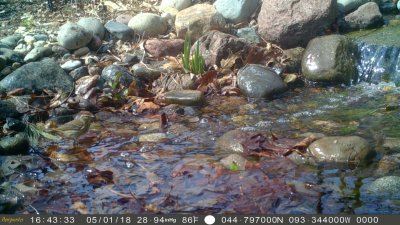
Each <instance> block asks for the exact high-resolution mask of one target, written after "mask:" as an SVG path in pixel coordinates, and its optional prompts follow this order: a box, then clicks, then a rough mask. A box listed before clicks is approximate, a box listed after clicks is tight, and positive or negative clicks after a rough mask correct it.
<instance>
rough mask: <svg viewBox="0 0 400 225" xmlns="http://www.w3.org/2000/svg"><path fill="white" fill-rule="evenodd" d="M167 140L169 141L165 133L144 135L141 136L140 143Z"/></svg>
mask: <svg viewBox="0 0 400 225" xmlns="http://www.w3.org/2000/svg"><path fill="white" fill-rule="evenodd" d="M165 139H167V135H166V134H165V133H151V134H142V135H140V136H139V142H161V141H163V140H165Z"/></svg>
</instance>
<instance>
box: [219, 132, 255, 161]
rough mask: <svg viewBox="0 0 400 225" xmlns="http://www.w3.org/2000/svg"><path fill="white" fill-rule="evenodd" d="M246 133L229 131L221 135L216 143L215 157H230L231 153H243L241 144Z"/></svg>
mask: <svg viewBox="0 0 400 225" xmlns="http://www.w3.org/2000/svg"><path fill="white" fill-rule="evenodd" d="M247 136H248V135H247V133H246V132H244V131H242V130H231V131H228V132H226V133H225V134H223V135H222V136H221V137H219V138H218V139H217V141H216V145H215V152H216V154H217V155H219V156H220V155H222V156H225V155H230V154H232V153H235V152H236V153H243V152H244V148H243V145H242V142H244V141H245V140H246V138H247Z"/></svg>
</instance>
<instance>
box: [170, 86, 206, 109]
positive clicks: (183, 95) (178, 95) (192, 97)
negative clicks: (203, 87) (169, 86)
mask: <svg viewBox="0 0 400 225" xmlns="http://www.w3.org/2000/svg"><path fill="white" fill-rule="evenodd" d="M204 100H205V99H204V95H203V93H202V92H201V91H197V90H174V91H169V92H167V93H165V102H166V103H167V104H178V105H190V106H199V105H202V104H203V103H204Z"/></svg>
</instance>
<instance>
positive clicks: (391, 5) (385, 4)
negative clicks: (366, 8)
mask: <svg viewBox="0 0 400 225" xmlns="http://www.w3.org/2000/svg"><path fill="white" fill-rule="evenodd" d="M397 1H398V0H375V2H376V3H378V4H379V9H380V10H381V12H382V13H397V7H396V2H397Z"/></svg>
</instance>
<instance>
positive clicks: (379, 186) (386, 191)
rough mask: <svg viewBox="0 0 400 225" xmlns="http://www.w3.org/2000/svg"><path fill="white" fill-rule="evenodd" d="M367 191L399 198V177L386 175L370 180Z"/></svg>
mask: <svg viewBox="0 0 400 225" xmlns="http://www.w3.org/2000/svg"><path fill="white" fill-rule="evenodd" d="M367 191H368V192H369V193H370V194H373V195H377V196H380V195H384V196H388V195H389V196H390V197H394V198H396V199H399V198H400V177H399V176H386V177H381V178H378V179H376V180H375V181H374V182H372V183H371V184H370V185H369V186H368V188H367Z"/></svg>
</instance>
